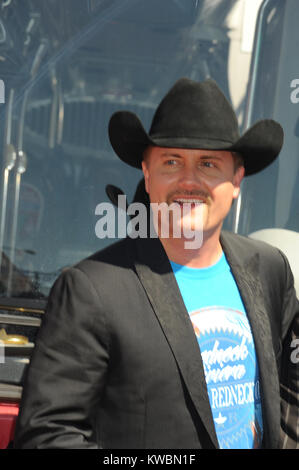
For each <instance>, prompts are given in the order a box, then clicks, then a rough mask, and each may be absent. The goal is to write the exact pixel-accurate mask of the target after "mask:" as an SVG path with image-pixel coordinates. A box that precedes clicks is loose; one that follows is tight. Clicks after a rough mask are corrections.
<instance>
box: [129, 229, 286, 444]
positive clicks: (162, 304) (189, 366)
mask: <svg viewBox="0 0 299 470" xmlns="http://www.w3.org/2000/svg"><path fill="white" fill-rule="evenodd" d="M220 241H221V245H222V247H223V251H224V253H225V255H226V258H227V260H228V263H229V264H230V267H231V271H232V274H233V276H234V278H235V281H236V283H237V286H238V288H239V291H240V294H241V297H242V300H243V302H244V306H245V308H246V311H247V315H248V319H249V322H250V325H251V328H252V333H253V337H254V341H255V348H256V354H257V358H258V363H259V371H260V382H261V388H262V394H261V396H262V410H263V418H264V442H265V445H266V446H267V447H275V445H276V444H277V439H278V436H279V426H280V423H279V416H280V410H279V406H280V405H279V383H278V379H277V374H274V373H269V371H273V367H275V365H276V362H275V356H274V351H273V346H272V336H271V327H270V321H269V317H268V314H267V310H266V307H265V305H264V301H263V291H262V286H261V282H260V279H259V254H258V252H256V251H253V250H252V249H251V250H248V247H247V248H246V247H245V248H244V242H243V243H242V241H241V238H240V237H236V236H234V235H233V234H228V233H227V234H226V233H224V232H223V233H222V235H221V239H220ZM246 245H247V244H246ZM135 267H136V272H137V274H138V276H139V278H140V281H141V283H142V284H143V287H144V289H145V291H146V293H147V296H148V299H149V301H150V303H151V305H152V308H153V310H154V313H155V315H156V316H157V318H158V321H159V322H160V325H161V328H162V330H163V332H164V334H165V337H166V339H167V341H168V343H169V346H170V348H171V350H172V353H173V355H174V357H175V360H176V362H177V365H178V368H179V370H180V373H181V375H182V378H183V380H184V382H185V385H186V388H187V390H188V392H189V395H190V398H191V400H192V402H193V404H194V406H195V409H196V410H197V412H198V414H199V416H200V419H201V421H202V423H203V424H204V426H205V428H206V430H207V433H208V435H209V437H210V440H211V443H212V445H214V446H215V447H216V448H217V447H218V440H217V436H216V431H215V427H214V421H213V416H212V412H211V408H210V404H209V397H208V392H207V386H206V381H205V376H204V368H203V363H202V358H201V354H200V349H199V346H198V342H197V339H196V336H195V334H194V330H193V327H192V324H191V321H190V318H189V315H188V312H187V310H186V307H185V304H184V302H183V299H182V297H181V294H180V291H179V288H178V285H177V283H176V280H175V277H174V275H173V272H172V269H171V265H170V263H169V260H168V257H167V255H166V253H165V251H164V248H163V246H162V244H161V243H160V241H159V239H157V238H156V239H149V238H148V239H138V240H137V261H136V263H135Z"/></svg>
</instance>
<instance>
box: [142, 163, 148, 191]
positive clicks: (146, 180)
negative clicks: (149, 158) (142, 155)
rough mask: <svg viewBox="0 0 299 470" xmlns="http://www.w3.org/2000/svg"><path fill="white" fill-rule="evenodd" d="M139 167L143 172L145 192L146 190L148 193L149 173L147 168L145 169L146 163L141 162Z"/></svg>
mask: <svg viewBox="0 0 299 470" xmlns="http://www.w3.org/2000/svg"><path fill="white" fill-rule="evenodd" d="M141 166H142V171H143V176H144V186H145V190H146V192H147V193H148V178H149V172H148V168H147V165H146V162H145V161H144V160H142V162H141Z"/></svg>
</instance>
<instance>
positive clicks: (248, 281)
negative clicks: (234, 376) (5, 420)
mask: <svg viewBox="0 0 299 470" xmlns="http://www.w3.org/2000/svg"><path fill="white" fill-rule="evenodd" d="M221 244H222V247H223V250H224V252H225V254H226V256H227V259H228V262H229V264H230V266H231V269H232V273H233V275H234V277H235V279H236V282H237V285H238V287H239V290H240V293H241V296H242V298H243V302H244V304H245V307H246V310H247V313H248V318H249V321H250V324H251V327H252V331H253V336H254V340H255V346H256V353H257V357H258V362H259V368H260V381H261V389H262V412H263V420H264V446H265V447H266V448H277V447H280V446H284V447H291V446H293V445H295V442H296V439H297V436H296V420H297V419H298V415H297V413H298V406H297V405H298V401H297V402H296V400H297V398H296V397H298V390H297V388H296V387H297V386H298V365H296V364H294V363H293V362H292V361H290V355H291V353H292V348H291V338H293V337H294V335H296V337H297V338H298V315H299V305H298V300H297V299H296V294H295V291H294V288H293V277H292V274H291V271H290V268H289V266H288V263H287V261H286V259H285V257H284V255H282V254H281V253H280V252H279V250H277V249H276V248H272V247H270V246H269V245H266V244H264V243H261V242H257V241H254V240H249V239H247V238H245V237H241V236H237V235H233V234H230V233H223V234H222V237H221ZM280 387H281V390H280ZM294 400H295V401H294ZM15 445H16V447H17V448H98V447H100V448H108V449H113V448H118V449H121V448H131V449H138V448H143V449H146V448H155V449H159V448H160V449H163V448H164V449H187V448H192V449H196V448H217V447H218V441H217V437H216V433H215V428H214V423H213V418H212V413H211V409H210V405H209V398H208V393H207V387H206V382H205V377H204V370H203V364H202V359H201V354H200V350H199V346H198V342H197V339H196V336H195V334H194V331H193V327H192V324H191V321H190V318H189V315H188V313H187V311H186V308H185V305H184V303H183V300H182V298H181V294H180V291H179V289H178V286H177V284H176V280H175V277H174V275H173V273H172V270H171V266H170V264H169V261H168V258H167V256H166V254H165V252H164V249H163V247H162V245H161V243H160V241H159V240H158V239H137V240H131V239H130V238H127V239H125V240H122V241H120V242H117V243H116V244H114V245H112V246H109V247H108V248H106V249H105V250H103V251H100V252H98V253H96V254H95V255H93V256H91V257H90V258H88V259H86V260H84V261H82V262H80V263H79V264H78V265H76V266H75V267H73V268H70V269H68V270H67V271H66V272H64V273H63V274H62V275H61V276H60V278H59V279H58V280H57V281H56V283H55V285H54V287H53V289H52V292H51V294H50V297H49V302H48V307H47V311H46V313H45V315H44V318H43V322H42V327H41V329H40V332H39V335H38V340H37V342H36V347H35V350H34V352H33V356H32V359H31V363H30V367H29V372H28V374H27V377H26V380H25V385H24V391H23V397H22V402H21V410H20V415H19V419H18V422H17V428H16V434H15Z"/></svg>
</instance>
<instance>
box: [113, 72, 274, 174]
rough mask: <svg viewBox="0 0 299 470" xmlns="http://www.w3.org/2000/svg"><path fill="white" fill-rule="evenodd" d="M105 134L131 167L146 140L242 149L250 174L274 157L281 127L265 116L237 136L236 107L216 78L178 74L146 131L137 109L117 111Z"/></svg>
mask: <svg viewBox="0 0 299 470" xmlns="http://www.w3.org/2000/svg"><path fill="white" fill-rule="evenodd" d="M109 138H110V142H111V145H112V147H113V149H114V151H115V152H116V154H117V155H118V156H119V158H120V159H121V160H123V161H124V162H125V163H128V164H129V165H131V166H133V167H135V168H141V161H142V158H143V152H144V150H145V149H146V147H148V146H150V145H154V146H158V147H170V148H185V149H194V148H198V149H207V150H208V149H209V150H228V151H232V152H239V153H241V154H242V156H243V158H244V166H245V175H246V176H248V175H252V174H253V173H257V172H259V171H261V170H263V169H264V168H265V167H266V166H268V165H270V163H272V162H273V160H275V158H276V157H277V156H278V154H279V152H280V150H281V147H282V144H283V130H282V127H281V126H280V124H279V123H278V122H276V121H274V120H272V119H263V120H261V121H258V122H256V123H255V124H254V125H253V126H252V127H251V128H250V129H248V130H247V131H246V132H245V133H244V134H243V136H242V137H241V136H240V133H239V128H238V121H237V117H236V115H235V113H234V110H233V108H232V107H231V105H230V103H229V102H228V100H227V99H226V97H225V96H224V94H223V93H222V91H221V90H220V89H219V88H218V86H217V84H216V82H215V81H214V80H211V79H208V80H205V81H204V82H195V81H193V80H189V79H187V78H181V79H180V80H178V81H177V82H176V83H175V84H174V86H173V87H172V88H171V89H170V91H169V92H168V93H167V94H166V96H165V97H164V98H163V99H162V101H161V103H160V104H159V106H158V108H157V110H156V112H155V115H154V118H153V121H152V125H151V129H150V131H149V134H147V132H146V131H145V129H144V127H143V125H142V123H141V122H140V120H139V118H138V117H137V116H136V114H134V113H132V112H130V111H118V112H116V113H114V114H113V115H112V117H111V119H110V122H109Z"/></svg>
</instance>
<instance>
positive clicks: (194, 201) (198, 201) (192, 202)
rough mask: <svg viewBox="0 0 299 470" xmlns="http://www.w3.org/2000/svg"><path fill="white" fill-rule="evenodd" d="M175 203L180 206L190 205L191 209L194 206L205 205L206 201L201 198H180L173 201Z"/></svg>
mask: <svg viewBox="0 0 299 470" xmlns="http://www.w3.org/2000/svg"><path fill="white" fill-rule="evenodd" d="M173 202H175V203H177V204H179V205H180V206H183V205H184V204H190V205H191V207H193V206H199V205H201V204H205V203H206V200H205V199H203V198H201V199H199V198H183V197H180V198H176V199H174V200H173Z"/></svg>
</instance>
